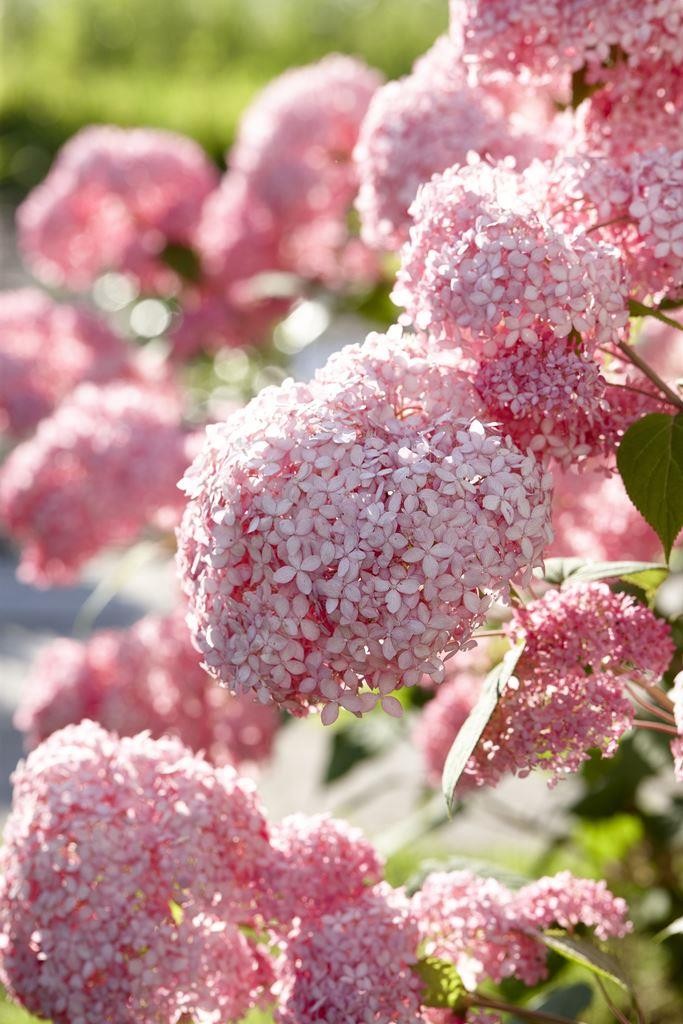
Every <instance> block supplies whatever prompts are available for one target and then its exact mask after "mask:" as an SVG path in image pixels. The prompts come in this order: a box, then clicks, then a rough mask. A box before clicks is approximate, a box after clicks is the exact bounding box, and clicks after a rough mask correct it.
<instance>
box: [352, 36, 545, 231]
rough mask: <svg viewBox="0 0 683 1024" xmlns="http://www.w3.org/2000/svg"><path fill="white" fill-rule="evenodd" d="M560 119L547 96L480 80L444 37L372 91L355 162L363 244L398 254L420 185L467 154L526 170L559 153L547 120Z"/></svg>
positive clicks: (506, 81) (504, 80)
mask: <svg viewBox="0 0 683 1024" xmlns="http://www.w3.org/2000/svg"><path fill="white" fill-rule="evenodd" d="M555 120H557V121H558V123H559V121H561V120H562V119H558V118H557V117H556V112H555V110H554V108H553V105H552V103H551V100H550V96H549V94H548V93H547V92H545V91H541V90H540V89H534V88H532V87H530V86H524V85H523V84H522V83H521V82H519V81H518V80H516V79H514V78H513V77H512V76H511V75H505V74H502V75H497V76H490V77H488V78H485V79H480V78H478V76H477V73H476V68H475V66H474V65H472V64H466V63H465V62H464V61H463V59H462V52H461V44H460V43H459V42H454V41H451V40H450V39H449V38H448V36H442V37H440V38H439V39H438V40H437V41H436V43H435V44H434V46H433V47H432V48H431V49H430V50H429V51H428V52H427V53H426V54H424V55H423V56H422V57H420V58H419V60H418V61H417V62H416V63H415V65H414V67H413V70H412V73H411V74H410V75H408V76H406V77H404V78H400V79H398V81H394V82H389V83H388V84H387V85H385V86H383V87H382V88H381V89H378V91H377V92H376V93H375V95H374V97H373V98H372V101H371V103H370V106H369V108H368V112H367V114H366V116H365V119H364V121H363V124H362V127H361V131H360V136H359V139H358V144H357V146H356V150H355V152H354V159H355V161H356V165H357V167H358V174H359V178H360V190H359V193H358V198H357V202H356V205H357V208H358V211H359V213H360V216H361V223H362V235H363V238H364V239H365V241H366V242H367V243H368V244H369V245H372V246H374V247H375V248H379V249H392V250H393V249H397V248H398V247H399V246H400V245H401V244H402V243H403V242H404V241H405V240H406V239H407V237H408V228H409V226H410V218H409V216H408V208H409V207H410V204H411V203H412V201H413V199H414V198H415V194H416V192H417V189H418V186H419V185H421V184H422V183H423V182H425V181H429V179H430V178H431V176H432V175H433V174H435V173H437V172H441V171H445V170H446V168H447V167H450V166H451V165H452V164H458V163H463V162H464V160H465V158H466V156H467V153H468V152H475V153H479V154H481V155H482V156H483V155H489V156H491V157H492V158H493V159H495V160H501V159H503V158H505V157H512V158H513V159H514V160H515V162H516V164H517V166H519V167H523V166H525V165H526V164H527V163H528V162H529V161H530V160H531V159H533V158H534V157H539V158H541V159H548V158H549V157H550V156H552V155H553V154H554V152H555V151H556V149H557V141H556V139H555V136H554V127H553V122H554V121H555Z"/></svg>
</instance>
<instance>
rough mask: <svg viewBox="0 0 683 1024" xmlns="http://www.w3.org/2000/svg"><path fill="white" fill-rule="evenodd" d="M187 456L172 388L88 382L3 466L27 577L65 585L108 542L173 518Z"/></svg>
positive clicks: (0, 482)
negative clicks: (178, 486)
mask: <svg viewBox="0 0 683 1024" xmlns="http://www.w3.org/2000/svg"><path fill="white" fill-rule="evenodd" d="M189 458H190V452H189V444H188V435H187V434H185V433H184V431H183V430H182V429H181V424H180V408H179V403H178V399H177V397H176V396H175V394H174V393H171V392H169V391H167V390H166V389H165V388H158V387H157V388H152V387H149V386H142V385H137V384H133V383H112V384H107V385H105V386H102V387H99V386H96V385H94V384H81V385H80V386H79V387H78V388H77V389H76V390H75V391H74V392H73V393H72V394H71V395H69V396H68V397H67V398H66V399H65V400H64V401H63V402H62V403H61V404H60V405H59V406H58V407H57V409H56V411H55V412H54V413H53V414H52V415H51V416H49V417H47V418H45V419H43V420H41V422H40V424H39V425H38V430H37V432H36V434H35V435H34V436H33V437H32V438H30V439H29V440H27V441H24V442H23V443H22V444H20V445H18V446H17V447H16V448H15V449H14V451H13V452H12V453H11V455H10V456H9V458H8V459H7V461H6V462H5V464H4V465H3V467H2V471H1V472H0V521H1V522H2V524H3V526H4V527H5V528H6V529H7V530H8V531H9V533H10V535H11V536H12V537H14V538H15V539H16V540H17V541H18V542H19V544H20V545H21V548H22V560H21V565H20V568H19V575H20V576H21V578H23V579H24V580H26V581H27V582H32V583H38V584H40V585H46V584H55V583H59V584H63V583H67V582H69V581H71V580H73V579H74V578H75V576H76V574H77V573H78V571H79V569H80V568H81V566H82V565H83V564H84V563H85V562H86V561H87V560H88V559H89V558H91V557H92V556H93V555H95V554H97V553H98V552H99V551H101V550H102V549H103V548H105V547H108V546H110V545H114V544H124V543H129V542H130V541H132V540H134V539H135V538H136V537H137V536H138V534H139V533H140V531H141V530H142V529H143V528H144V527H146V526H148V525H150V524H152V523H158V524H159V525H162V526H164V527H168V526H171V525H174V523H175V521H177V517H178V515H179V512H180V509H181V508H182V506H183V504H184V502H183V497H182V494H181V493H180V492H179V491H178V489H177V486H176V484H177V481H178V480H179V479H180V477H181V476H182V474H183V472H184V471H185V468H186V467H187V464H188V461H189Z"/></svg>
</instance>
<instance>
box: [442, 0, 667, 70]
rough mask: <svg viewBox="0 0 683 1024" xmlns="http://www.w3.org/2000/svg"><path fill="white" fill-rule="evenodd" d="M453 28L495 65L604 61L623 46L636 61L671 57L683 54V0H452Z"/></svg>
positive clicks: (552, 66) (544, 66)
mask: <svg viewBox="0 0 683 1024" xmlns="http://www.w3.org/2000/svg"><path fill="white" fill-rule="evenodd" d="M451 12H452V20H453V25H454V30H455V32H456V34H457V35H459V34H460V32H462V31H463V28H464V32H465V38H466V43H467V50H468V52H469V53H470V54H471V55H472V56H474V57H475V58H477V59H479V60H482V61H483V62H485V63H486V64H487V65H490V66H493V67H509V68H510V69H512V70H516V71H517V72H519V70H520V69H521V68H527V69H528V70H530V71H531V72H533V73H534V74H536V75H539V76H547V75H548V74H549V73H551V72H554V71H556V69H557V68H563V67H566V68H569V69H571V70H572V71H576V70H578V69H579V68H581V67H583V65H586V64H587V65H588V66H589V67H596V68H599V67H600V66H601V65H603V64H604V63H606V62H608V61H609V60H610V59H611V57H612V51H613V49H614V48H617V49H618V50H619V51H623V53H624V56H625V59H627V60H628V61H629V63H632V64H637V63H639V62H641V61H645V60H657V59H659V58H661V57H664V56H666V57H667V58H669V59H672V60H673V61H675V62H678V63H680V62H681V61H683V44H682V43H681V39H682V38H683V12H682V11H681V8H680V4H679V3H678V2H677V0H627V2H626V3H620V2H619V0H601V2H596V0H542V2H539V0H518V2H517V3H514V4H510V3H508V2H507V0H464V2H463V0H451Z"/></svg>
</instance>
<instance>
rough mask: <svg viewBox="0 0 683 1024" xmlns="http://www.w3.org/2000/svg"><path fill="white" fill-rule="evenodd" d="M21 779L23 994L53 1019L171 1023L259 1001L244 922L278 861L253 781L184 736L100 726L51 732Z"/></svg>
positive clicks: (13, 983)
mask: <svg viewBox="0 0 683 1024" xmlns="http://www.w3.org/2000/svg"><path fill="white" fill-rule="evenodd" d="M14 782H15V789H14V801H13V809H12V812H11V814H10V817H9V819H8V823H7V827H6V831H5V845H4V846H3V847H2V851H1V852H0V864H1V871H0V977H1V979H2V982H3V984H4V985H5V986H6V987H7V988H8V990H9V992H10V994H11V995H12V996H13V997H14V998H16V999H18V1000H19V1001H20V1002H21V1003H22V1004H23V1005H24V1006H25V1007H26V1008H27V1009H28V1010H29V1011H30V1012H32V1013H35V1014H37V1015H39V1016H41V1017H49V1018H50V1019H51V1020H54V1021H55V1022H56V1024H75V1022H76V1021H79V1022H83V1024H90V1022H92V1024H100V1022H102V1021H108V1022H111V1024H114V1022H116V1024H119V1022H121V1024H128V1022H130V1024H133V1022H139V1021H143V1020H144V1021H151V1020H153V1019H155V1020H156V1019H161V1020H175V1019H177V1016H179V1013H180V1011H181V1010H183V1011H185V1012H190V1013H191V1014H192V1015H193V1016H194V1015H195V1013H196V1014H197V1015H200V1014H201V1013H202V1011H203V1010H204V1009H205V1008H207V1007H206V1001H208V1002H209V1004H210V1005H209V1006H208V1009H209V1010H210V1011H212V1012H213V1011H215V1007H216V1004H218V1005H219V1006H220V1007H221V1010H222V1011H223V1014H222V1015H220V1016H211V1017H208V1018H207V1019H209V1020H213V1021H219V1020H224V1019H225V1013H226V1012H227V1013H229V1014H230V1016H231V1017H232V1016H233V1015H235V1014H236V1015H237V1016H240V1015H241V1014H243V1013H245V1012H246V1011H247V1010H248V1008H249V1007H250V1006H251V1005H253V1003H254V1000H255V998H256V997H257V994H258V987H259V986H260V985H261V984H262V981H263V979H264V972H265V965H264V964H263V963H262V961H261V958H260V957H259V955H258V954H257V953H256V951H255V950H254V949H253V948H252V946H251V943H250V942H248V941H247V940H246V939H245V938H244V937H243V936H242V935H241V934H240V933H239V932H238V931H237V929H236V924H238V923H242V922H244V923H248V922H249V921H250V920H251V919H252V917H253V914H254V907H253V903H252V900H251V898H250V895H251V894H252V893H253V892H254V891H255V889H256V887H257V886H258V884H259V883H258V879H259V877H260V876H261V875H262V873H263V872H264V871H266V870H267V865H268V863H269V858H270V853H269V847H268V837H267V830H266V825H265V821H264V818H263V816H262V814H261V811H260V809H259V807H258V804H257V802H256V799H255V795H254V792H253V789H252V787H251V786H250V784H249V783H247V782H245V781H243V780H240V779H239V778H238V777H237V776H236V775H235V774H234V772H233V771H232V769H228V768H224V769H221V770H219V771H217V770H216V769H214V768H212V767H211V766H210V765H209V764H207V763H206V762H205V761H203V760H202V759H201V758H196V757H193V756H192V755H191V754H190V753H189V751H188V750H187V749H186V748H184V747H183V746H182V745H181V744H179V743H178V742H177V741H176V740H170V739H164V740H157V741H154V740H151V739H150V738H149V737H148V736H147V735H145V734H142V735H140V736H137V737H135V738H133V739H122V740H118V739H117V738H116V737H115V736H113V735H111V734H109V733H107V732H105V731H104V730H103V729H101V728H100V727H99V726H97V725H95V724H94V723H92V722H84V723H82V724H81V725H78V726H70V727H69V728H67V729H64V730H62V731H61V732H58V733H55V734H54V735H53V736H52V737H51V738H50V739H48V740H47V741H46V742H45V743H44V744H42V746H40V747H39V748H38V749H37V750H36V751H34V752H33V753H32V754H31V755H30V756H29V758H28V760H27V761H26V762H25V764H23V765H20V766H19V768H18V769H17V772H16V773H15V778H14ZM226 850H229V855H227V856H226ZM171 901H172V902H171ZM216 905H218V906H219V907H220V911H219V914H220V918H219V920H217V919H216V917H215V913H214V909H213V908H214V907H215V906H216ZM174 907H175V911H174ZM179 916H182V921H181V922H180V923H178V917H179ZM228 969H229V972H228V973H223V971H224V970H226V971H227V970H228ZM202 971H204V972H206V973H205V974H204V976H203V977H202V975H201V973H198V972H202ZM219 974H221V977H220V979H219V978H218V976H219ZM214 981H216V982H217V984H216V987H215V988H214V989H213V990H212V991H207V990H208V989H209V988H210V986H212V984H213V982H214Z"/></svg>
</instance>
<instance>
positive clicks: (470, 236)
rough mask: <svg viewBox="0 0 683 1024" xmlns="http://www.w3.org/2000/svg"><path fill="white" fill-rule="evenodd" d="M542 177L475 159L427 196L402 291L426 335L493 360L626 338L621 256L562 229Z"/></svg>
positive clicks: (420, 201)
mask: <svg viewBox="0 0 683 1024" xmlns="http://www.w3.org/2000/svg"><path fill="white" fill-rule="evenodd" d="M534 171H536V169H535V168H534ZM535 176H536V175H535V174H534V176H531V177H529V178H526V177H524V176H521V175H518V174H515V173H514V172H513V171H510V170H508V169H507V168H505V167H503V166H498V167H493V166H491V165H490V164H488V163H485V162H482V161H478V160H473V161H472V162H471V163H470V164H469V165H467V166H464V167H459V166H458V167H454V168H449V169H448V170H446V171H444V173H443V174H440V175H435V176H434V177H433V178H432V180H431V181H430V182H428V183H426V184H425V185H423V186H422V187H421V188H420V190H419V192H418V195H417V198H416V200H415V202H414V203H413V205H412V207H411V216H412V217H413V221H414V223H413V227H412V228H411V231H410V239H409V241H408V243H407V244H406V246H405V248H404V250H403V255H402V263H401V269H400V271H399V274H398V277H397V280H396V286H395V288H394V292H393V298H394V301H395V302H396V303H397V304H398V305H400V306H404V307H405V309H406V318H407V319H409V320H410V321H411V322H412V323H414V324H415V326H416V327H417V328H418V329H420V330H428V331H429V332H430V333H433V334H434V335H435V336H436V337H437V338H446V339H448V340H450V341H451V342H452V343H454V344H456V345H460V346H462V347H464V348H466V349H467V350H469V351H472V352H474V353H475V354H476V355H485V356H489V357H490V356H493V355H495V354H496V353H497V352H499V351H500V350H504V349H507V348H510V347H512V346H517V345H520V344H521V345H527V346H529V347H530V348H531V349H540V348H542V347H543V345H544V341H545V339H546V338H547V337H548V336H549V337H550V338H551V339H554V338H560V339H562V338H567V337H569V335H571V334H572V333H578V334H579V335H580V336H581V337H582V338H583V340H584V343H585V344H586V345H588V346H589V347H590V351H592V349H593V348H594V347H595V346H596V345H598V344H600V345H602V344H608V343H610V342H612V341H615V340H617V339H618V338H619V336H620V334H621V332H623V330H624V328H625V326H626V324H627V321H628V311H627V308H626V297H627V284H626V280H625V277H624V273H623V269H622V264H621V260H620V258H619V253H618V251H617V250H616V249H615V248H613V247H610V246H608V245H607V244H605V243H600V242H596V241H594V240H593V239H592V238H591V237H590V236H589V235H587V234H585V233H584V232H581V231H576V232H573V233H568V232H567V233H565V232H564V231H562V230H561V228H560V227H556V226H555V225H553V224H552V223H551V222H550V220H549V219H548V218H547V217H546V216H544V213H543V210H542V209H540V210H539V206H538V202H537V199H536V197H535V192H534V188H533V185H534V178H535Z"/></svg>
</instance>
